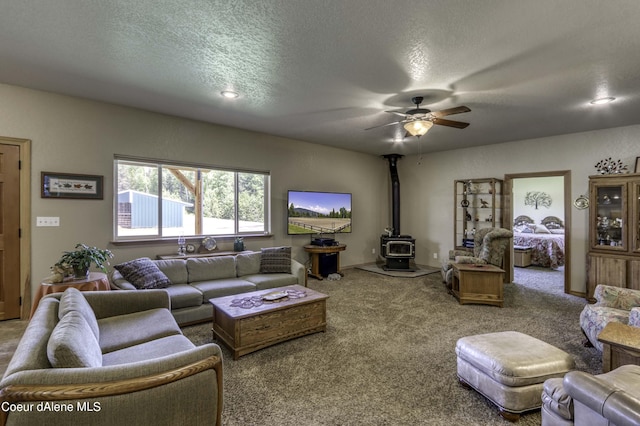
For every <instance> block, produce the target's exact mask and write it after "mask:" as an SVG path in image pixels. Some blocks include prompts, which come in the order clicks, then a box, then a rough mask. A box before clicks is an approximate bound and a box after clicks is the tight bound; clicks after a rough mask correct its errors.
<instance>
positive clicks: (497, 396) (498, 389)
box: [456, 331, 574, 421]
mask: <svg viewBox="0 0 640 426" xmlns="http://www.w3.org/2000/svg"><path fill="white" fill-rule="evenodd" d="M456 355H457V358H458V379H459V380H460V383H461V384H462V385H464V386H466V387H471V388H473V389H475V390H476V391H478V392H480V393H481V394H482V395H484V396H485V397H486V398H488V399H489V400H490V401H491V402H493V403H494V404H496V405H497V406H498V408H499V409H500V415H502V417H504V418H505V419H507V420H510V421H516V420H518V419H519V418H520V413H523V412H525V411H529V410H535V409H538V408H540V406H541V405H542V402H541V395H542V387H543V383H544V381H545V380H547V379H550V378H553V377H562V376H564V374H565V373H566V372H567V371H569V370H571V369H572V368H573V366H574V361H573V358H571V356H570V355H569V354H567V353H566V352H564V351H562V350H560V349H558V348H556V347H554V346H551V345H550V344H548V343H545V342H543V341H541V340H538V339H536V338H534V337H531V336H528V335H526V334H523V333H519V332H517V331H503V332H498V333H487V334H479V335H476V336H467V337H463V338H461V339H459V340H458V342H457V344H456Z"/></svg>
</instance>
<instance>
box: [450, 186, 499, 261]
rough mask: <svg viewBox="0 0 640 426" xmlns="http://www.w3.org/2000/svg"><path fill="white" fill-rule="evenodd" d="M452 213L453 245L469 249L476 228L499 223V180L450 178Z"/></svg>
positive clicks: (471, 246)
mask: <svg viewBox="0 0 640 426" xmlns="http://www.w3.org/2000/svg"><path fill="white" fill-rule="evenodd" d="M453 214H454V221H453V223H454V230H453V235H454V237H453V239H454V240H453V244H454V247H455V248H456V250H463V249H467V250H473V234H474V233H475V231H476V230H479V229H482V228H495V227H496V226H498V227H500V226H502V181H501V180H500V179H494V178H486V179H464V180H456V181H454V206H453Z"/></svg>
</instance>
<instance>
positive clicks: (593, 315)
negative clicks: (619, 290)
mask: <svg viewBox="0 0 640 426" xmlns="http://www.w3.org/2000/svg"><path fill="white" fill-rule="evenodd" d="M610 322H620V323H622V324H627V323H628V322H629V311H624V310H622V309H615V308H609V307H606V306H596V305H585V307H584V309H583V310H582V312H581V313H580V327H581V328H582V330H583V331H584V334H585V335H586V336H587V338H588V339H589V342H591V344H592V345H593V346H594V347H595V348H596V349H598V350H599V351H600V352H602V342H600V341H598V335H599V334H600V333H601V332H602V330H604V328H605V326H606V325H607V324H609V323H610Z"/></svg>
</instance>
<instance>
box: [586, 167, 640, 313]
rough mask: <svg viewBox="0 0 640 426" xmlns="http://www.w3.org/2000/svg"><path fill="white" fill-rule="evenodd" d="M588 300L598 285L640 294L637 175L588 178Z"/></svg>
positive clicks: (639, 188) (639, 189)
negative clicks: (629, 290)
mask: <svg viewBox="0 0 640 426" xmlns="http://www.w3.org/2000/svg"><path fill="white" fill-rule="evenodd" d="M589 201H590V205H589V253H588V254H587V299H588V300H589V301H591V302H593V301H594V299H593V291H594V290H595V287H596V285H598V284H607V285H613V286H617V287H626V288H633V289H637V290H640V174H638V173H636V174H627V175H599V176H590V177H589Z"/></svg>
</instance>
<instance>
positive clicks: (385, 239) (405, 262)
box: [380, 154, 416, 271]
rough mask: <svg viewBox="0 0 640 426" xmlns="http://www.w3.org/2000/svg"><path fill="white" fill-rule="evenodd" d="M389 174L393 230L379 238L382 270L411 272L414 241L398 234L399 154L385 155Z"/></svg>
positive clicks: (414, 255)
mask: <svg viewBox="0 0 640 426" xmlns="http://www.w3.org/2000/svg"><path fill="white" fill-rule="evenodd" d="M384 158H386V159H387V160H388V161H389V171H390V173H391V217H392V220H393V228H391V229H390V230H389V232H387V233H386V234H382V235H381V236H380V255H381V256H382V257H383V258H384V259H385V265H384V266H383V269H385V270H393V271H413V269H412V267H411V264H410V263H411V259H414V258H415V257H416V240H415V238H412V237H411V235H401V234H400V179H399V178H398V166H397V162H398V159H400V158H402V155H399V154H389V155H385V156H384Z"/></svg>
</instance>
